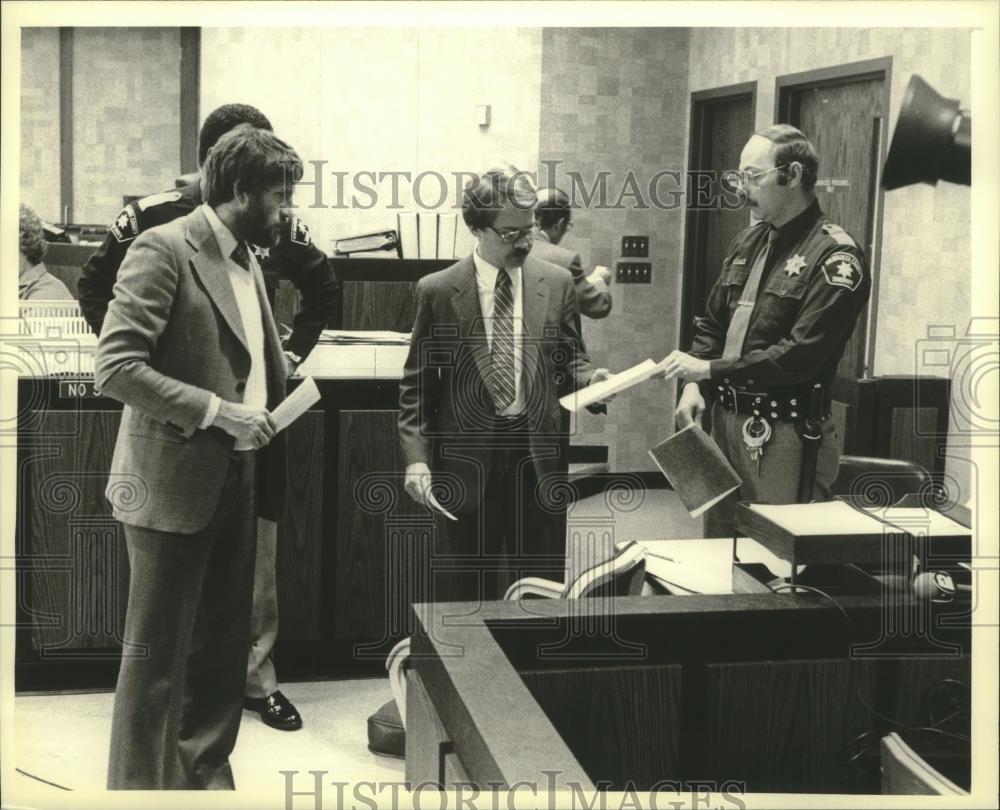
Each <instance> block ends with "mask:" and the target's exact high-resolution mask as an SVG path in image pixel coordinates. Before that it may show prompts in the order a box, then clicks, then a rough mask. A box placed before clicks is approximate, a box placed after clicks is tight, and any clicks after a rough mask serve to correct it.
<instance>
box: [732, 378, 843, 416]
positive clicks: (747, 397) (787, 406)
mask: <svg viewBox="0 0 1000 810" xmlns="http://www.w3.org/2000/svg"><path fill="white" fill-rule="evenodd" d="M716 393H717V394H718V398H719V403H720V404H721V405H722V407H723V408H725V409H726V410H727V411H732V412H733V413H736V414H746V415H748V416H760V417H763V418H764V419H772V420H777V421H779V422H797V421H800V420H802V419H805V418H806V416H807V410H808V407H809V394H808V392H807V391H803V392H801V393H783V394H780V395H774V396H772V395H771V394H768V393H767V392H766V391H747V390H745V389H742V388H736V387H734V386H732V385H717V386H716ZM829 415H830V399H829V393H828V392H827V391H824V392H823V409H822V414H821V417H820V418H822V419H826V418H827V417H828V416H829Z"/></svg>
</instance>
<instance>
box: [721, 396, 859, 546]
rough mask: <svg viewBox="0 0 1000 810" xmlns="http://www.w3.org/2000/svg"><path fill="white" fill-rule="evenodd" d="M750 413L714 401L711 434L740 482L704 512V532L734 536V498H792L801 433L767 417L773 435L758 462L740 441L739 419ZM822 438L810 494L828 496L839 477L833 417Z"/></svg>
mask: <svg viewBox="0 0 1000 810" xmlns="http://www.w3.org/2000/svg"><path fill="white" fill-rule="evenodd" d="M748 418H749V417H748V416H747V415H746V414H735V413H732V412H731V411H727V410H726V409H725V408H723V407H722V406H721V405H719V403H718V402H716V403H715V404H714V405H713V406H712V438H713V439H715V442H716V444H718V445H719V448H720V449H721V450H722V452H723V453H725V455H726V458H727V459H729V463H730V464H732V465H733V468H734V469H735V470H736V473H737V475H739V477H740V478H741V479H743V484H742V486H740V488H739V489H737V490H736V491H735V492H733V493H731V494H729V495H727V496H726V497H725V498H724V499H723V500H721V501H719V503H717V504H716V505H715V506H713V507H712V508H711V509H709V510H708V511H707V512H706V513H705V518H704V526H705V537H732V536H733V534H734V533H735V532H736V522H735V513H736V504H737V503H738V502H739V501H748V502H750V503H772V504H780V503H796V502H797V501H798V496H799V476H800V475H801V471H802V439H801V438H799V433H798V430H797V429H796V426H795V425H794V424H792V423H791V422H778V421H776V420H773V421H772V420H769V423H770V425H771V431H772V434H771V438H770V440H769V441H768V442H767V444H765V445H764V455H763V457H762V458H761V462H760V474H759V475H758V473H757V465H756V464H755V463H754V462H753V461H752V460H751V458H750V453H749V452H747V447H746V445H745V444H744V443H743V423H744V422H746V421H747V419H748ZM822 432H823V439H822V441H821V442H820V447H819V453H818V455H817V461H816V484H815V486H814V487H813V500H818V501H825V500H829V499H830V488H831V487H832V486H833V482H834V481H835V480H837V467H838V466H839V464H840V437H839V436H838V434H837V426H836V425H835V424H834V421H833V419H827V420H826V421H825V422H824V423H823V428H822Z"/></svg>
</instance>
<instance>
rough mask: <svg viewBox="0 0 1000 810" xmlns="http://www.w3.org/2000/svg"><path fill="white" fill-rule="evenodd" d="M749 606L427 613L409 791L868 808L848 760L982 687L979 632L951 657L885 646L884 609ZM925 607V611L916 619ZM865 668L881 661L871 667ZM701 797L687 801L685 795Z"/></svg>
mask: <svg viewBox="0 0 1000 810" xmlns="http://www.w3.org/2000/svg"><path fill="white" fill-rule="evenodd" d="M839 604H840V605H841V607H842V608H843V609H844V611H846V614H847V615H848V616H849V617H850V623H849V624H848V622H847V621H846V620H845V618H844V614H842V613H841V612H840V610H839V609H838V608H836V607H834V606H833V605H831V604H830V603H829V602H827V601H826V600H823V599H821V598H818V597H813V596H810V595H805V596H802V595H799V596H791V595H783V594H750V595H743V594H740V595H716V596H686V597H672V596H665V597H633V598H627V599H608V600H597V599H593V600H586V599H585V600H575V601H570V600H536V601H531V602H520V603H511V602H491V603H485V604H483V605H472V604H438V605H415V606H414V613H415V615H416V617H417V629H416V631H415V633H414V635H413V637H412V658H411V662H410V670H409V672H408V674H407V686H408V688H407V752H408V755H407V762H406V776H407V780H408V781H409V782H410V784H411V785H418V784H421V783H423V782H428V781H429V782H434V783H439V784H444V785H445V786H448V785H451V784H454V783H455V782H460V781H466V782H471V783H473V784H475V785H478V786H480V787H481V788H486V787H487V786H488V785H489V784H494V783H499V784H500V785H505V786H508V787H509V786H513V785H515V784H517V783H520V782H522V781H524V782H527V783H528V784H529V785H537V786H538V787H539V789H540V790H567V789H569V790H577V791H582V792H583V794H584V795H585V796H586V797H587V801H588V802H589V801H590V800H591V799H592V798H593V794H592V793H591V791H592V790H593V789H594V788H595V787H596V786H601V787H604V788H607V789H611V790H624V789H626V788H634V789H636V790H640V791H643V790H650V789H652V788H654V787H656V786H660V787H661V788H662V787H664V786H675V789H678V790H684V789H686V788H685V786H690V785H692V784H693V783H695V782H699V783H701V784H704V782H705V781H706V780H707V781H709V782H714V784H715V785H716V788H717V789H719V790H722V789H725V788H726V786H729V788H730V789H731V790H746V791H752V792H802V793H824V792H825V793H835V792H846V793H861V792H874V793H877V792H878V789H879V785H878V774H877V772H876V773H875V774H874V779H873V780H872V781H871V782H870V783H868V784H865V783H859V782H857V781H855V780H852V779H850V778H848V777H847V776H846V775H845V774H844V772H843V771H842V769H841V767H840V765H839V762H838V756H839V755H840V754H841V752H842V751H843V749H844V747H845V745H846V744H847V743H848V742H849V741H850V740H852V739H853V738H854V737H856V736H857V735H858V734H860V733H861V732H863V731H868V730H871V731H874V732H875V733H876V734H877V735H878V736H877V737H876V739H878V737H880V736H881V734H882V732H883V731H884V729H885V727H886V724H885V723H884V721H883V720H881V719H880V718H879V717H878V716H877V715H875V714H873V713H870V712H869V711H868V710H867V709H866V708H865V707H864V706H863V704H862V702H861V700H860V699H859V697H858V695H859V694H860V695H861V696H863V698H864V700H865V701H866V702H867V703H868V704H869V705H870V706H871V707H873V708H874V709H875V710H876V711H878V712H880V713H881V714H883V715H885V716H888V717H894V718H898V719H900V720H901V721H902V722H904V723H913V722H915V721H916V720H917V714H918V710H919V706H920V702H921V698H922V696H923V695H924V694H925V692H926V691H927V689H928V687H929V686H931V685H932V684H934V683H936V682H937V681H939V680H940V679H942V678H944V677H954V678H958V679H960V680H963V681H964V682H966V683H968V679H969V658H968V656H969V649H970V648H969V633H968V628H956V627H951V628H949V629H948V630H946V631H943V632H944V633H946V634H947V638H944V637H942V638H941V639H940V641H941V642H946V643H948V644H951V645H953V646H952V647H951V648H950V651H949V652H947V653H942V650H941V649H939V648H938V647H937V645H936V642H933V643H932V642H931V641H929V640H928V639H927V638H917V637H910V638H900V637H895V638H888V637H887V636H886V634H885V632H884V624H883V618H884V614H883V611H884V606H883V605H882V604H881V602H880V600H879V599H878V598H875V597H867V596H852V597H844V598H842V599H841V600H839ZM912 607H915V609H919V608H916V606H912ZM866 653H867V654H866ZM688 789H690V788H688Z"/></svg>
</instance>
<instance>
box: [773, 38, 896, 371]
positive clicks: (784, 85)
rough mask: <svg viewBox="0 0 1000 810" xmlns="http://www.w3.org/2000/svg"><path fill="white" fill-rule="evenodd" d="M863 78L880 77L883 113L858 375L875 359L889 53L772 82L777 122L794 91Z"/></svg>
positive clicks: (789, 109)
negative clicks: (868, 282)
mask: <svg viewBox="0 0 1000 810" xmlns="http://www.w3.org/2000/svg"><path fill="white" fill-rule="evenodd" d="M866 79H882V110H883V116H882V119H881V120H880V122H879V131H878V133H877V137H876V139H875V143H874V149H873V154H872V155H871V163H870V165H871V168H872V187H871V190H870V192H869V198H868V199H869V210H870V211H872V218H871V222H869V223H868V227H869V229H870V233H866V234H865V235H864V237H865V251H866V253H867V254H868V267H869V271H870V273H871V279H872V288H871V296H870V298H869V300H868V312H867V314H866V316H865V346H864V353H863V354H864V359H863V362H864V368H862V370H861V378H862V379H868V378H870V377H872V376H873V366H874V363H875V339H876V328H877V318H876V315H877V312H878V292H879V277H880V275H881V272H880V270H881V264H882V230H883V229H882V224H883V223H882V218H883V215H884V213H885V189H883V188H882V167H883V166H885V158H886V154H887V153H888V150H889V137H888V132H887V127H888V117H889V101H890V98H891V92H892V57H891V56H882V57H878V58H876V59H865V60H862V61H860V62H847V63H845V64H842V65H833V66H831V67H825V68H819V69H816V70H806V71H802V72H800V73H786V74H784V75H782V76H777V77H775V82H774V120H775V122H776V123H789V122H790V120H791V118H792V113H793V111H794V109H793V101H794V96H795V94H796V92H798V91H801V90H809V89H813V88H816V87H824V86H827V85H835V84H849V83H850V82H852V81H864V80H866Z"/></svg>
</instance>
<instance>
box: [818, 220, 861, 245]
mask: <svg viewBox="0 0 1000 810" xmlns="http://www.w3.org/2000/svg"><path fill="white" fill-rule="evenodd" d="M822 231H823V233H825V234H826V235H827V236H829V237H830V238H831V239H833V241H834V242H836V243H837V244H838V245H844V246H846V247H852V248H856V247H857V246H858V243H857V242H855V241H854V239H852V238H851V235H850V234H849V233H848V232H847V231H845V230H844V229H843V228H841V227H840V226H839V225H834V224H833V223H832V222H827V223H826V224H825V225H824V226H823V228H822Z"/></svg>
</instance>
